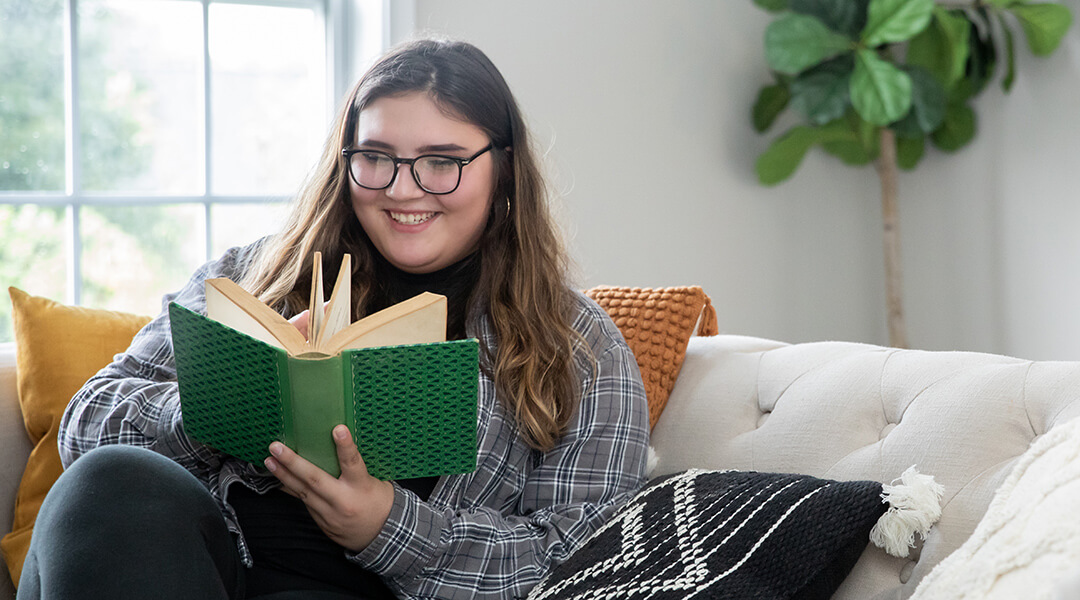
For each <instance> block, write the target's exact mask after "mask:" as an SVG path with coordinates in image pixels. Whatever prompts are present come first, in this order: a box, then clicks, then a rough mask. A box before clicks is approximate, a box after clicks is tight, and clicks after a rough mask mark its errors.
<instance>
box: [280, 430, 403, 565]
mask: <svg viewBox="0 0 1080 600" xmlns="http://www.w3.org/2000/svg"><path fill="white" fill-rule="evenodd" d="M334 444H335V445H336V446H337V454H338V462H339V463H341V477H339V478H337V479H335V478H334V477H333V476H331V475H330V474H329V473H327V472H326V471H323V470H322V469H320V468H319V467H316V466H315V465H313V464H311V463H310V462H308V461H307V460H305V459H303V458H301V457H300V455H298V454H297V453H295V452H293V451H292V450H291V449H290V448H288V447H287V446H285V445H284V444H282V443H280V442H274V443H273V444H270V454H271V455H272V456H271V457H269V458H267V459H266V462H265V464H266V468H267V469H270V472H271V473H273V474H274V476H275V477H277V478H278V480H279V481H281V483H282V485H283V486H284V489H285V491H286V492H287V493H289V494H292V495H293V496H296V497H297V498H299V499H301V500H303V501H304V504H306V505H307V507H308V512H310V513H311V516H312V517H313V518H314V519H315V522H316V523H317V524H318V525H319V528H320V529H322V530H323V532H324V533H326V535H327V536H328V537H329V538H330V539H332V540H334V541H335V542H337V543H338V544H339V545H341V546H343V547H345V548H347V549H349V550H352V551H353V552H359V551H361V550H363V549H364V548H366V547H367V545H368V544H370V543H371V541H372V540H374V539H375V537H376V536H377V535H379V531H380V530H382V526H383V523H385V522H386V518H387V517H388V516H390V508H391V506H393V504H394V485H393V484H392V483H390V482H389V481H380V480H378V479H375V478H374V477H372V476H371V475H369V474H368V471H367V466H365V465H364V459H363V458H361V457H360V452H359V451H358V450H357V449H356V445H355V444H354V443H353V441H352V436H351V435H349V429H348V428H347V427H345V426H344V425H338V426H337V427H335V428H334Z"/></svg>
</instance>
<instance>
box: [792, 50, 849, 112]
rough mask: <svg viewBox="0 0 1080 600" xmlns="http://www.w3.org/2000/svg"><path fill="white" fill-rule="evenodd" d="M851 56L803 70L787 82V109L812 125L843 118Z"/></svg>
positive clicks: (846, 100)
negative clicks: (795, 112) (789, 108)
mask: <svg viewBox="0 0 1080 600" xmlns="http://www.w3.org/2000/svg"><path fill="white" fill-rule="evenodd" d="M854 67H855V65H854V63H853V62H852V60H851V55H841V56H839V57H837V58H834V59H832V60H830V61H826V62H823V63H821V64H820V65H818V66H816V67H813V68H811V69H808V70H806V71H803V72H802V74H800V75H799V76H798V77H796V78H795V80H794V81H792V82H791V108H793V109H795V110H797V111H798V112H800V113H802V114H803V115H805V116H806V118H807V119H808V120H809V121H810V122H811V123H814V124H815V125H824V124H826V123H828V122H829V121H832V120H833V119H837V118H839V117H841V116H843V115H844V113H845V112H846V111H847V107H848V104H849V103H850V102H851V100H850V96H849V89H850V87H851V85H850V81H851V72H852V70H853V69H854Z"/></svg>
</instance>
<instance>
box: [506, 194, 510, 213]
mask: <svg viewBox="0 0 1080 600" xmlns="http://www.w3.org/2000/svg"><path fill="white" fill-rule="evenodd" d="M506 215H507V216H509V215H510V197H509V196H507V197H506Z"/></svg>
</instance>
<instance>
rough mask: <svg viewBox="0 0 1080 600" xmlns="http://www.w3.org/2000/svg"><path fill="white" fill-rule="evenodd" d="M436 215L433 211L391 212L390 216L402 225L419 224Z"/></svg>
mask: <svg viewBox="0 0 1080 600" xmlns="http://www.w3.org/2000/svg"><path fill="white" fill-rule="evenodd" d="M434 216H435V213H433V212H426V213H396V212H392V213H390V218H391V219H393V220H395V221H397V222H398V223H401V224H402V225H419V224H420V223H423V222H424V221H427V220H428V219H430V218H432V217H434Z"/></svg>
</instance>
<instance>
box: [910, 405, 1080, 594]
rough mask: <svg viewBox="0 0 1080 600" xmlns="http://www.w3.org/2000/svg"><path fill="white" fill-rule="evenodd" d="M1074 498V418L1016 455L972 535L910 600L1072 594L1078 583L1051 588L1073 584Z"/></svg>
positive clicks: (1077, 542) (1079, 450)
mask: <svg viewBox="0 0 1080 600" xmlns="http://www.w3.org/2000/svg"><path fill="white" fill-rule="evenodd" d="M1078 497H1080V419H1073V420H1071V421H1069V422H1068V423H1066V424H1064V425H1061V426H1059V427H1055V428H1054V429H1053V430H1051V431H1049V432H1048V433H1047V434H1046V435H1044V436H1042V437H1040V438H1039V439H1037V440H1036V441H1035V443H1034V444H1032V446H1031V449H1029V450H1028V451H1027V452H1026V453H1024V455H1023V456H1021V457H1020V459H1019V460H1018V461H1017V463H1016V466H1015V467H1014V468H1013V469H1012V471H1010V472H1009V475H1008V477H1006V479H1005V482H1004V483H1002V484H1001V487H999V488H998V490H997V492H996V493H995V495H994V499H993V500H992V501H991V502H990V508H989V509H987V511H986V516H985V517H983V520H982V521H980V522H979V525H978V526H977V527H976V528H975V531H974V533H972V534H971V537H970V538H968V540H967V541H966V542H964V545H962V546H960V548H959V549H958V550H957V551H956V552H953V553H952V554H950V555H949V556H948V557H947V558H946V559H945V560H943V561H942V562H941V563H940V564H938V566H937V567H935V568H934V570H933V571H931V572H930V574H929V575H927V576H926V578H925V579H923V581H922V583H921V584H919V587H918V589H916V590H915V594H914V595H913V596H912V597H911V600H931V599H932V600H961V599H963V598H979V599H981V600H1011V599H1012V598H1076V597H1078V596H1077V595H1076V591H1080V586H1078V588H1076V589H1074V590H1073V591H1072V592H1071V593H1066V590H1065V589H1062V588H1059V587H1058V586H1062V585H1077V584H1078V583H1080V571H1078V565H1080V520H1078V519H1077V515H1076V509H1077V506H1080V504H1078V502H1077V498H1078ZM1074 573H1075V575H1073V574H1074ZM1070 575H1072V576H1073V578H1074V581H1075V583H1071V584H1070V583H1069V579H1070Z"/></svg>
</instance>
